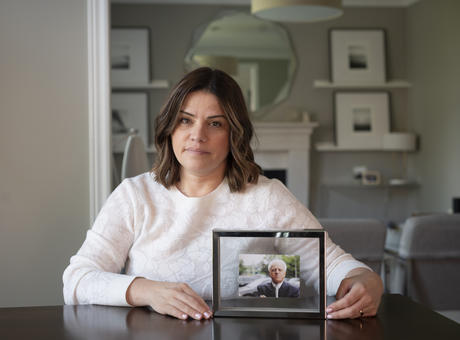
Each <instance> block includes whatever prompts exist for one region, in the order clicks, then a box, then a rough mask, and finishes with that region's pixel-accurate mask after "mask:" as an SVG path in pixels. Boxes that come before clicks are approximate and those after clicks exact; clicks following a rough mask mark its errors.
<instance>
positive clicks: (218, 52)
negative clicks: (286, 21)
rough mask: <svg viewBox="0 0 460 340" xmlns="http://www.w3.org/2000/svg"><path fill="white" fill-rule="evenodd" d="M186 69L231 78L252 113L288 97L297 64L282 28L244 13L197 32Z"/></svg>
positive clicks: (225, 16)
mask: <svg viewBox="0 0 460 340" xmlns="http://www.w3.org/2000/svg"><path fill="white" fill-rule="evenodd" d="M185 65H186V69H187V70H188V71H191V70H193V69H195V68H197V67H200V66H209V67H213V68H218V69H221V70H223V71H225V72H227V73H228V74H230V75H231V76H232V77H233V78H234V79H235V80H236V81H237V82H238V84H239V85H240V86H241V89H242V90H243V94H244V96H245V99H246V103H247V105H248V109H249V111H251V112H254V111H257V110H260V109H261V108H264V107H267V106H270V105H274V104H277V103H279V102H280V101H282V100H284V99H285V98H286V97H287V96H288V94H289V90H290V87H291V83H292V80H293V75H294V71H295V68H296V60H295V55H294V50H293V48H292V44H291V40H290V38H289V35H288V33H287V31H286V30H285V29H284V28H283V27H281V26H280V25H278V24H276V23H272V22H269V21H265V20H262V19H258V18H256V17H254V16H252V15H250V14H247V13H229V14H226V15H223V16H220V17H219V18H218V19H216V20H214V21H212V22H211V23H210V24H208V25H205V26H203V27H200V28H198V30H197V31H196V32H195V36H194V41H193V44H192V48H191V49H190V50H189V51H188V53H187V55H186V57H185Z"/></svg>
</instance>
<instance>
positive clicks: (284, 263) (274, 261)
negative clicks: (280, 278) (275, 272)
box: [268, 259, 287, 271]
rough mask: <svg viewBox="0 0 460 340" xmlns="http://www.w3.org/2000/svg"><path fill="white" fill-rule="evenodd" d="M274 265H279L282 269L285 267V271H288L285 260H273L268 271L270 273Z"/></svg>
mask: <svg viewBox="0 0 460 340" xmlns="http://www.w3.org/2000/svg"><path fill="white" fill-rule="evenodd" d="M274 264H278V265H280V266H281V267H283V270H284V271H286V268H287V266H286V262H284V261H283V260H281V259H274V260H271V261H270V263H269V264H268V271H270V270H271V269H272V266H273V265H274Z"/></svg>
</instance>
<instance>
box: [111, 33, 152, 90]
mask: <svg viewBox="0 0 460 340" xmlns="http://www.w3.org/2000/svg"><path fill="white" fill-rule="evenodd" d="M110 77H111V82H112V84H114V85H118V86H120V85H132V84H148V83H149V82H150V80H151V71H150V29H149V28H148V27H131V28H116V27H115V28H112V29H111V31H110Z"/></svg>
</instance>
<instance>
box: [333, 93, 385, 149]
mask: <svg viewBox="0 0 460 340" xmlns="http://www.w3.org/2000/svg"><path fill="white" fill-rule="evenodd" d="M389 106H390V104H389V93H388V92H336V93H335V95H334V111H335V114H334V123H335V136H336V144H337V146H338V147H340V148H346V149H356V150H363V149H369V150H379V149H382V148H383V136H384V135H385V134H386V133H388V132H389V131H390V112H389Z"/></svg>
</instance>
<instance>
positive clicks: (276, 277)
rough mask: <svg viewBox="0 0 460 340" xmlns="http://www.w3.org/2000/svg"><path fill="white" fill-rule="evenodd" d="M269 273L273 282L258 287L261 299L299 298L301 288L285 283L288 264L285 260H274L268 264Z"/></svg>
mask: <svg viewBox="0 0 460 340" xmlns="http://www.w3.org/2000/svg"><path fill="white" fill-rule="evenodd" d="M268 273H269V275H270V278H271V281H270V282H267V283H265V284H261V285H258V286H257V292H258V294H259V296H260V297H274V298H278V297H299V288H297V287H294V286H293V285H291V284H289V283H288V282H286V281H284V278H285V276H286V263H285V262H284V261H283V260H280V259H274V260H272V261H271V262H270V263H269V264H268Z"/></svg>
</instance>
